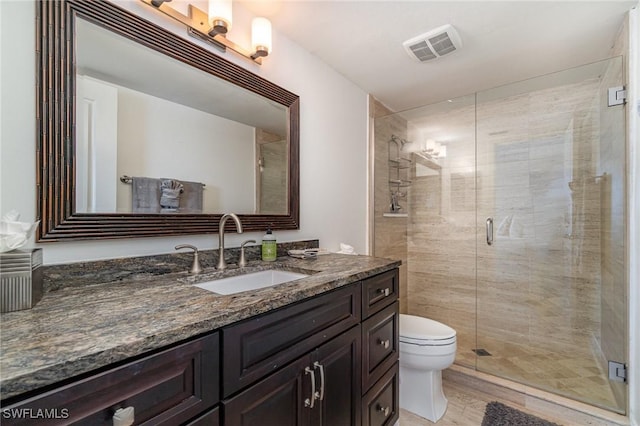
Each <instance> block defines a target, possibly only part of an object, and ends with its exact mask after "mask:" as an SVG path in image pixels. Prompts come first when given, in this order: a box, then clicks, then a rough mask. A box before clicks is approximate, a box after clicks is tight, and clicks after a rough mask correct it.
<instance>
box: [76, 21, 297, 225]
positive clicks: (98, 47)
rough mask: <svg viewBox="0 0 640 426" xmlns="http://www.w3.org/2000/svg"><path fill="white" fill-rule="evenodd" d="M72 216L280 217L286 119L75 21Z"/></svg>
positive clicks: (191, 70)
mask: <svg viewBox="0 0 640 426" xmlns="http://www.w3.org/2000/svg"><path fill="white" fill-rule="evenodd" d="M75 29H76V38H75V40H76V45H75V48H76V146H75V148H76V152H75V154H76V182H75V183H76V200H75V201H76V212H78V213H152V214H155V213H158V214H180V213H189V214H194V213H195V214H199V213H210V214H213V213H219V212H223V211H234V212H237V213H241V214H254V213H255V214H286V213H287V211H288V200H287V194H288V186H289V185H288V180H289V176H288V170H289V169H288V165H289V158H288V152H289V138H288V125H289V123H288V120H287V117H288V109H287V108H286V107H284V106H283V105H280V104H278V103H275V102H272V101H270V100H268V99H266V98H262V97H260V96H258V95H256V94H254V93H252V92H250V91H247V90H245V89H242V88H240V87H238V86H235V85H232V84H229V83H227V82H225V81H223V80H222V79H218V78H216V77H214V76H212V75H210V74H208V73H206V72H203V71H201V70H199V69H197V68H195V67H191V66H188V65H186V64H185V63H183V62H181V61H177V60H174V59H172V58H170V57H169V56H166V55H162V54H160V53H158V52H156V51H154V50H151V49H149V48H146V47H144V46H143V45H141V44H138V43H134V42H132V41H131V40H129V39H127V38H125V37H122V36H119V35H117V34H115V33H113V32H110V31H108V30H106V29H104V28H102V27H99V26H97V25H94V24H92V23H90V22H88V21H86V20H83V19H77V20H76V28H75Z"/></svg>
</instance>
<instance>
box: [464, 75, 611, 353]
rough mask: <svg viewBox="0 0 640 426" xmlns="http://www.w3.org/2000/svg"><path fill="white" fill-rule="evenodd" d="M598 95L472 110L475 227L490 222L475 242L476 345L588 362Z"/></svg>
mask: <svg viewBox="0 0 640 426" xmlns="http://www.w3.org/2000/svg"><path fill="white" fill-rule="evenodd" d="M597 87H598V82H597V81H596V80H591V81H587V82H583V83H580V84H571V85H565V86H560V87H554V88H551V89H546V90H538V91H534V92H530V93H526V94H523V95H519V96H514V97H511V98H506V99H503V100H497V101H491V102H486V103H481V104H480V105H479V106H478V111H477V117H478V118H477V119H478V146H479V148H478V156H479V157H478V164H479V166H478V182H479V183H478V185H479V193H478V194H479V196H478V199H479V206H478V211H479V219H484V217H489V216H491V217H493V218H494V223H495V235H496V242H495V244H494V245H493V246H491V247H489V246H488V245H486V244H482V243H481V241H480V239H479V243H478V335H479V336H480V337H479V340H480V339H481V337H483V336H486V337H487V338H490V339H495V340H506V341H509V342H511V343H516V344H522V345H525V346H531V347H535V348H536V349H542V350H547V351H551V352H560V353H567V354H574V355H576V354H577V353H583V354H584V355H585V356H588V355H590V352H591V340H592V338H593V337H594V336H597V335H599V324H600V314H599V302H600V290H599V289H600V268H599V261H600V257H599V256H600V250H599V244H600V232H599V226H600V218H599V211H600V205H599V197H598V192H597V191H594V188H593V187H592V182H593V176H595V174H594V173H595V166H596V161H597V158H594V156H593V155H592V153H593V151H594V149H593V147H594V146H596V147H597V145H596V142H597V141H598V138H597V128H598V123H597V117H594V114H592V112H591V111H592V104H593V99H594V96H595V94H596V93H597ZM587 177H591V179H590V180H589V179H588V178H587ZM570 184H571V185H573V186H574V190H571V188H570ZM487 349H489V348H487ZM489 351H490V352H491V349H489Z"/></svg>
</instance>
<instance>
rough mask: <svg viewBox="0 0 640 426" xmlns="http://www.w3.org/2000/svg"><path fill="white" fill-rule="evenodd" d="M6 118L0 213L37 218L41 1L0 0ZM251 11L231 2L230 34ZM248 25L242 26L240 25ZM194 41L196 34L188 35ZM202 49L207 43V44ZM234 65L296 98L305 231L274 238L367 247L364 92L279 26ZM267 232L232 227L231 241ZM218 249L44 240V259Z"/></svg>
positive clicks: (172, 25) (206, 242)
mask: <svg viewBox="0 0 640 426" xmlns="http://www.w3.org/2000/svg"><path fill="white" fill-rule="evenodd" d="M117 3H118V4H119V5H121V6H122V7H124V8H126V9H129V10H131V11H134V12H135V13H138V14H140V15H142V16H144V17H145V18H146V19H149V20H152V21H154V22H157V23H160V24H161V25H163V26H165V27H166V28H168V29H170V30H171V31H175V32H176V33H177V34H179V35H181V36H184V37H188V36H187V35H186V31H185V29H184V27H183V26H182V25H180V24H178V23H176V22H173V21H171V20H170V19H169V18H167V17H164V16H162V15H161V14H159V13H157V12H156V11H155V10H152V9H151V8H150V7H149V6H147V5H146V4H144V3H143V2H141V1H139V0H128V1H118V2H117ZM0 16H1V19H2V22H1V23H2V25H1V29H0V31H1V43H2V45H1V47H2V49H1V52H0V55H1V56H0V58H1V64H2V74H1V76H0V79H1V81H2V83H1V90H2V104H1V105H2V116H1V117H0V128H1V129H2V130H1V134H2V139H1V153H2V154H1V155H2V158H1V173H2V174H1V176H2V182H1V187H0V188H1V194H0V214H4V213H6V212H7V211H9V210H10V209H16V210H18V211H19V212H20V213H21V215H22V217H21V218H22V219H23V220H25V221H33V220H34V218H35V216H36V211H35V208H36V200H35V140H36V134H35V54H34V46H35V30H34V27H35V7H34V4H33V2H32V1H18V2H13V1H11V2H7V1H0ZM250 18H251V17H250V16H248V14H247V13H246V11H243V10H242V9H241V8H240V7H238V6H235V9H234V29H233V30H232V31H233V32H234V33H232V34H233V35H232V34H230V38H231V39H232V40H234V42H236V43H239V44H243V45H247V46H248V45H249V41H248V40H249V33H248V28H250ZM243 29H246V33H241V31H242V30H243ZM190 40H192V41H193V42H197V41H196V40H193V39H190ZM201 45H202V46H203V47H206V48H210V47H209V46H207V45H206V44H204V43H202V44H201ZM224 57H225V58H226V59H229V60H231V61H233V62H235V63H237V64H238V65H240V66H242V67H245V68H248V69H250V70H251V71H252V72H254V73H256V74H259V75H261V76H262V77H264V78H266V79H268V80H270V81H272V82H274V83H276V84H278V85H280V86H282V87H284V88H286V89H288V90H290V91H292V92H294V93H296V94H297V95H299V96H300V135H301V136H300V230H299V231H276V232H275V234H276V237H277V238H278V241H294V240H301V239H313V238H319V239H320V244H321V246H322V247H326V248H328V249H330V250H334V251H335V250H338V245H339V243H340V242H346V243H349V244H351V245H353V246H354V247H355V249H356V251H358V252H359V253H364V252H365V251H366V226H367V225H366V212H367V211H366V194H367V181H366V175H367V95H366V93H365V92H364V91H363V90H361V89H360V88H358V87H357V86H356V85H355V84H353V83H352V82H350V81H348V80H346V79H345V78H344V77H342V76H341V75H340V74H338V73H337V72H335V71H334V70H333V69H331V68H330V67H328V66H327V65H326V64H324V63H323V62H321V61H320V60H319V59H318V58H316V57H315V56H313V55H312V54H311V53H309V52H307V51H305V50H303V49H302V48H300V47H299V46H298V45H296V44H295V43H293V42H292V41H290V40H288V39H287V38H285V37H284V36H282V35H280V34H278V33H277V32H275V31H274V35H273V53H272V55H270V56H269V57H268V58H266V59H265V60H264V62H263V64H264V65H262V66H259V65H255V64H253V63H252V62H250V61H248V60H246V59H244V58H242V57H239V56H237V55H235V54H233V53H232V52H228V53H226V54H224ZM260 235H261V233H252V234H251V233H247V234H244V235H236V234H233V235H232V234H230V235H228V236H227V238H226V241H227V245H228V246H229V247H234V246H239V245H240V243H241V242H242V241H244V240H246V239H249V238H258V239H259V238H260ZM185 242H187V243H191V244H195V245H197V246H198V247H199V248H201V249H208V248H215V247H217V238H216V237H215V236H214V235H196V236H184V237H167V238H145V239H127V240H112V241H82V242H64V243H47V244H42V245H41V247H43V248H44V261H45V263H46V264H53V263H65V262H73V261H80V260H90V259H101V258H115V257H123V256H136V255H145V254H155V253H168V252H172V251H173V247H174V246H175V245H176V244H178V243H185Z"/></svg>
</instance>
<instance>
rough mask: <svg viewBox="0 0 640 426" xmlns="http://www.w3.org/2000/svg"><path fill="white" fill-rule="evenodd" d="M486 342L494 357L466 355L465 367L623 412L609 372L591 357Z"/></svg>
mask: <svg viewBox="0 0 640 426" xmlns="http://www.w3.org/2000/svg"><path fill="white" fill-rule="evenodd" d="M485 340H486V342H485V344H486V346H487V347H488V348H490V352H491V356H484V357H477V359H476V356H475V354H474V353H473V352H472V351H471V350H467V351H464V352H465V353H468V354H469V356H468V357H467V358H465V359H464V362H463V364H464V365H469V366H473V365H474V363H476V362H477V364H476V365H477V368H478V370H479V371H484V372H487V373H489V374H496V375H499V376H500V377H504V378H507V379H511V380H513V381H515V382H518V383H525V384H528V385H530V386H534V387H536V388H539V389H542V390H546V391H549V392H553V393H557V394H559V395H563V396H566V397H567V398H571V399H575V400H577V401H582V402H585V403H589V404H593V405H596V406H599V407H602V408H609V409H615V408H624V407H623V406H621V404H620V403H617V402H616V398H615V396H614V394H613V392H612V389H611V383H610V382H609V380H608V379H607V372H606V371H603V369H602V368H601V366H600V364H599V363H598V361H597V360H596V359H595V357H593V356H591V355H590V354H584V353H583V354H580V353H578V352H574V353H570V352H566V353H560V352H557V351H551V350H545V349H544V348H534V347H531V346H527V347H522V346H521V345H517V344H513V343H509V342H504V341H497V340H494V339H485ZM460 352H463V351H460ZM457 362H459V360H457Z"/></svg>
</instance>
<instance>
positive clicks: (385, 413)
mask: <svg viewBox="0 0 640 426" xmlns="http://www.w3.org/2000/svg"><path fill="white" fill-rule="evenodd" d="M378 411H380V412H381V413H382V415H383V416H385V417H389V413H391V409H390V408H389V407H383V406H382V405H378Z"/></svg>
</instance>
